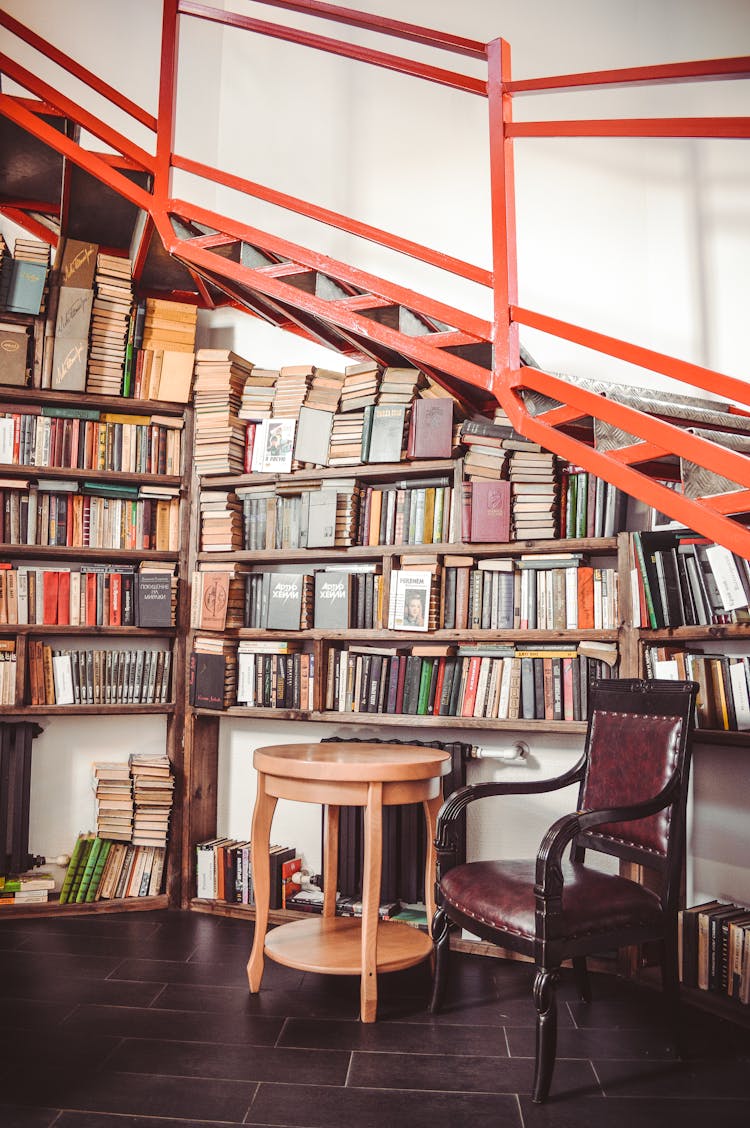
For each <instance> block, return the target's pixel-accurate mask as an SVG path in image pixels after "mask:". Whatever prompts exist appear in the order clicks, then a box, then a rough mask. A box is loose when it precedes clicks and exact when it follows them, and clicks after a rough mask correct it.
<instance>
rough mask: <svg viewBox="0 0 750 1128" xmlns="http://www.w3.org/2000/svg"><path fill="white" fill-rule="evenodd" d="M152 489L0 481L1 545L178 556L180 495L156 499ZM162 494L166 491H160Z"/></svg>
mask: <svg viewBox="0 0 750 1128" xmlns="http://www.w3.org/2000/svg"><path fill="white" fill-rule="evenodd" d="M149 490H150V487H135V486H133V487H125V486H118V487H117V491H116V492H115V490H114V489H107V487H105V486H103V485H100V484H99V483H96V482H83V483H81V484H80V485H79V483H78V482H70V483H67V482H66V483H63V482H59V481H54V480H49V481H40V482H38V483H32V482H24V483H21V482H19V481H12V480H9V479H1V480H0V542H2V543H3V544H24V545H45V546H58V547H63V548H65V547H67V548H123V549H133V550H135V549H141V548H145V549H149V548H155V549H158V550H160V551H163V552H176V551H177V549H178V546H179V507H180V500H179V497H178V496H173V497H164V496H156V493H154V495H153V496H151V495H150V494H148V493H147V491H149ZM157 492H158V493H162V492H165V491H162V490H161V487H157ZM174 492H175V494H177V492H178V491H177V490H175V491H174Z"/></svg>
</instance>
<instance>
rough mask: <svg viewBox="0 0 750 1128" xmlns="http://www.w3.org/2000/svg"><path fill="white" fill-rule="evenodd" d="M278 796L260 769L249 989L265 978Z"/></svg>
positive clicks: (252, 852)
mask: <svg viewBox="0 0 750 1128" xmlns="http://www.w3.org/2000/svg"><path fill="white" fill-rule="evenodd" d="M276 803H277V800H276V797H275V796H273V795H268V794H267V793H266V777H265V774H264V773H263V772H258V793H257V795H256V798H255V810H254V811H253V827H252V832H251V835H250V841H251V848H250V858H251V862H250V864H251V865H252V867H253V886H254V890H255V936H254V938H253V948H252V951H251V953H250V959H249V960H248V964H247V978H248V982H249V984H250V990H251V991H252V992H253V993H255V992H256V991H259V990H260V981H261V979H262V978H263V948H264V945H265V939H266V929H267V928H268V906H269V902H270V899H271V876H270V863H269V859H268V847H269V842H270V839H271V820H272V819H273V813H274V811H275V810H276Z"/></svg>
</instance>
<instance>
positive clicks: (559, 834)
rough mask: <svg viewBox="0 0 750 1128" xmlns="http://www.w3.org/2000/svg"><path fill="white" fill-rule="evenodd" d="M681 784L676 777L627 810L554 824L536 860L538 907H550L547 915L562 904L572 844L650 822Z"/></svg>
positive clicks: (576, 814) (576, 815) (585, 813)
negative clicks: (614, 826) (598, 831)
mask: <svg viewBox="0 0 750 1128" xmlns="http://www.w3.org/2000/svg"><path fill="white" fill-rule="evenodd" d="M679 784H680V781H679V779H677V777H675V776H673V777H672V779H670V781H669V783H668V784H667V785H666V787H664V788H662V790H661V791H660V792H659V793H658V794H657V795H654V796H653V797H652V798H651V799H645V800H644V801H643V802H641V803H632V804H630V806H627V807H608V808H604V809H600V810H589V811H575V812H573V813H572V814H569V815H563V816H562V817H561V818H559V819H558V820H557V822H555V823H553V824H552V826H551V827H550V828H549V830H548V831H547V833H546V834H545V836H544V838H543V840H542V844H541V846H540V847H539V852H538V853H537V857H536V887H535V894H536V897H537V905H539V904H540V902H543V903H546V905H547V912H549V911H550V909H552V911H554V908H553V907H552V905H551V904H550V902H551V901H553V900H554V899H558V900H560V899H561V897H562V889H563V876H562V855H563V851H564V850H565V847H566V846H567V845H568V843H570V842H572V841H573V839H574V838H576V837H577V836H578V835H579V834H581V833H582V832H583V831H585V830H591V829H592V828H593V827H595V826H602V825H603V824H605V823H611V822H618V823H619V822H635V821H636V820H637V819H643V818H646V817H647V816H648V815H653V814H655V813H656V812H657V811H661V810H662V809H663V808H664V807H666V806H668V804H669V803H671V801H672V799H673V797H674V793H675V790H676V789H677V788H678V787H679Z"/></svg>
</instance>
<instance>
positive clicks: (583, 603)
mask: <svg viewBox="0 0 750 1128" xmlns="http://www.w3.org/2000/svg"><path fill="white" fill-rule="evenodd" d="M578 627H579V629H580V630H586V631H587V630H593V629H594V569H593V568H589V567H584V566H583V565H581V566H579V568H578Z"/></svg>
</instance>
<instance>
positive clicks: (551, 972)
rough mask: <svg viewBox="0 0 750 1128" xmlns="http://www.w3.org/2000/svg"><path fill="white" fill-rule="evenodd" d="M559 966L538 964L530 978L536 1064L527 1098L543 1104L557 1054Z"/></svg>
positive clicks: (547, 1092)
mask: <svg viewBox="0 0 750 1128" xmlns="http://www.w3.org/2000/svg"><path fill="white" fill-rule="evenodd" d="M558 973H559V969H558V968H556V967H553V968H546V967H538V968H537V970H536V978H535V979H534V1005H535V1006H536V1067H535V1070H534V1087H533V1089H532V1092H531V1099H532V1101H533V1102H534V1104H543V1103H544V1101H546V1099H547V1096H548V1094H549V1087H550V1084H551V1083H552V1072H553V1070H554V1068H555V1055H556V1053H557V1002H556V1000H555V985H556V983H557V978H558Z"/></svg>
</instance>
